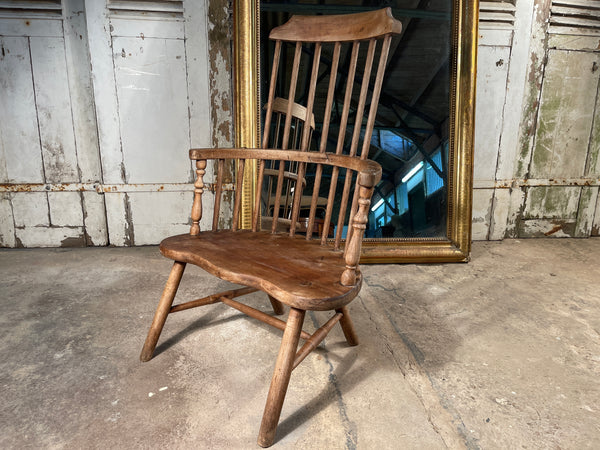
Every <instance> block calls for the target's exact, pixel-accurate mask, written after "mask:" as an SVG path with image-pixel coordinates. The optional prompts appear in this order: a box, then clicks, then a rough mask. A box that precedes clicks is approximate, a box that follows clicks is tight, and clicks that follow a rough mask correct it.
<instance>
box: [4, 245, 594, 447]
mask: <svg viewBox="0 0 600 450" xmlns="http://www.w3.org/2000/svg"><path fill="white" fill-rule="evenodd" d="M598 255H600V239H589V240H574V239H571V240H520V241H504V242H477V243H475V244H474V248H473V258H472V261H471V262H470V263H469V264H444V265H372V266H363V271H364V274H365V281H366V283H365V286H364V288H363V290H362V293H361V294H360V297H359V298H357V299H356V300H355V301H354V302H353V303H352V304H351V305H350V308H351V309H350V310H351V312H352V314H353V319H354V322H355V325H356V328H357V330H358V332H359V335H360V337H361V345H359V346H358V347H352V348H349V347H347V346H346V345H345V342H344V339H343V335H342V334H341V332H340V331H339V330H338V329H337V328H336V329H334V331H333V332H332V333H331V334H330V336H329V337H328V338H327V339H326V341H325V343H324V344H322V345H321V347H320V348H319V349H318V350H317V351H316V352H314V353H313V354H311V355H310V356H309V357H308V358H307V359H306V360H305V361H304V362H303V363H302V364H301V365H300V366H299V368H298V369H297V370H296V371H294V373H293V374H292V381H291V383H290V388H289V390H288V395H287V398H286V402H285V404H284V408H283V413H282V419H281V422H280V425H279V428H278V433H277V441H276V444H275V448H311V449H313V448H318V449H320V448H327V449H329V448H332V449H335V448H348V449H354V448H359V449H372V448H373V449H375V448H376V449H382V448H415V449H436V448H465V447H466V448H484V449H487V448H561V449H566V448H573V449H579V448H598V447H599V446H600V381H599V380H600V378H599V375H600V268H599V265H598ZM169 269H170V262H169V261H168V260H166V259H164V258H162V257H161V256H160V255H159V253H158V250H157V249H156V248H155V247H145V248H127V249H124V248H102V249H98V248H90V249H60V250H58V249H53V250H3V251H0V302H1V303H0V306H1V307H2V314H1V316H0V386H1V401H0V428H1V430H2V432H1V433H0V448H2V449H11V448H15V449H17V448H18V449H21V448H36V449H37V448H56V449H60V448H69V449H76V448H77V449H79V448H98V449H105V448H117V449H118V448H123V449H133V448H161V449H162V448H181V449H186V448H215V449H219V448H256V444H255V442H256V436H257V432H258V427H259V425H260V419H261V415H262V410H263V407H264V401H265V398H266V394H267V390H268V385H269V381H270V377H271V372H272V369H273V365H274V361H275V357H276V354H277V351H278V346H279V340H280V337H281V333H280V332H279V331H277V330H272V329H270V328H267V327H266V326H263V325H262V324H260V323H257V322H256V321H254V320H253V319H249V318H246V317H245V316H243V315H241V314H239V313H237V312H236V311H233V310H231V309H229V308H227V307H225V306H224V305H211V306H207V307H204V308H199V309H196V310H190V311H186V312H181V313H176V314H173V315H172V316H171V317H169V319H168V321H167V324H166V326H165V330H164V331H163V335H162V337H161V340H160V341H159V346H158V348H157V352H156V356H155V358H154V359H153V360H152V361H150V362H147V363H140V362H139V360H138V355H139V351H140V350H141V346H142V343H143V340H144V338H145V334H146V331H147V328H148V326H149V324H150V321H151V318H152V315H153V312H154V308H155V306H156V302H157V300H158V297H159V294H160V291H161V290H162V286H163V283H164V281H165V280H166V277H167V274H168V271H169ZM228 287H229V285H228V284H227V283H224V282H221V281H219V280H216V279H214V278H212V277H210V276H207V275H205V274H203V273H202V272H201V271H200V270H198V269H196V268H189V269H188V271H187V272H186V275H185V276H184V281H183V282H182V286H181V288H180V298H183V299H190V298H196V297H198V296H201V295H202V293H203V292H207V291H211V290H212V291H216V290H218V289H223V290H224V289H227V288H228ZM248 301H249V302H250V303H251V304H253V305H254V306H257V307H261V308H264V310H268V306H269V303H268V301H267V300H266V297H265V296H264V295H259V294H252V295H251V296H248ZM323 317H324V316H323V315H322V314H310V315H309V316H307V321H306V323H307V326H308V328H311V327H312V328H314V326H315V324H316V323H317V322H318V321H322V320H323Z"/></svg>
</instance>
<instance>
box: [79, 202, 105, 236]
mask: <svg viewBox="0 0 600 450" xmlns="http://www.w3.org/2000/svg"><path fill="white" fill-rule="evenodd" d="M81 195H82V198H83V223H84V225H85V234H86V244H87V245H98V246H103V245H107V244H108V229H107V224H106V210H105V207H104V196H103V195H100V194H97V193H96V192H82V193H81Z"/></svg>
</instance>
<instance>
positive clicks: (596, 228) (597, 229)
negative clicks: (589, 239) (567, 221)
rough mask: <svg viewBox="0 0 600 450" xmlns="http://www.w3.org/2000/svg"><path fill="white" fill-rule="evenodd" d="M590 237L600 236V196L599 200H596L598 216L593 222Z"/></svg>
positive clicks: (599, 196)
mask: <svg viewBox="0 0 600 450" xmlns="http://www.w3.org/2000/svg"><path fill="white" fill-rule="evenodd" d="M590 235H591V236H600V195H598V199H597V200H596V215H595V217H594V220H593V221H592V229H591V231H590Z"/></svg>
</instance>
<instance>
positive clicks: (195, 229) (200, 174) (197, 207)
mask: <svg viewBox="0 0 600 450" xmlns="http://www.w3.org/2000/svg"><path fill="white" fill-rule="evenodd" d="M205 169H206V160H205V159H200V160H197V161H196V182H195V183H194V204H193V205H192V226H191V227H190V234H191V235H192V236H197V235H198V234H200V219H201V218H202V193H203V192H204V179H203V178H204V174H205V173H206V170H205Z"/></svg>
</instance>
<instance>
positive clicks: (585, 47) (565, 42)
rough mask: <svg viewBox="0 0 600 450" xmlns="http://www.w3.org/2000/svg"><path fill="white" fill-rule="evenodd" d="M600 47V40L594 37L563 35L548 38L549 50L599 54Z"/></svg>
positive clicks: (553, 35)
mask: <svg viewBox="0 0 600 450" xmlns="http://www.w3.org/2000/svg"><path fill="white" fill-rule="evenodd" d="M599 47H600V40H599V39H598V38H597V37H593V36H573V35H561V34H551V35H550V36H548V48H553V49H559V50H580V51H584V52H597V51H598V50H600V48H599Z"/></svg>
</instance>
